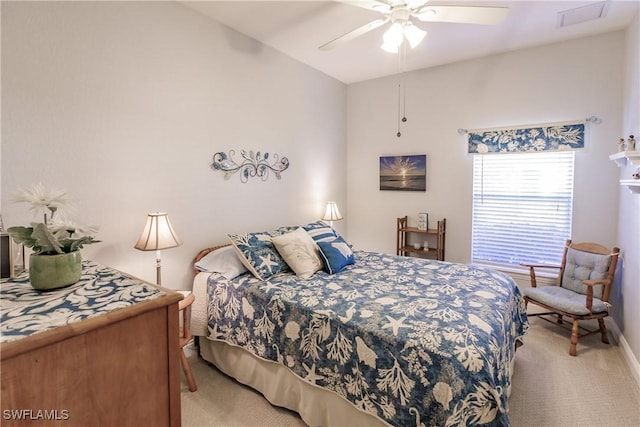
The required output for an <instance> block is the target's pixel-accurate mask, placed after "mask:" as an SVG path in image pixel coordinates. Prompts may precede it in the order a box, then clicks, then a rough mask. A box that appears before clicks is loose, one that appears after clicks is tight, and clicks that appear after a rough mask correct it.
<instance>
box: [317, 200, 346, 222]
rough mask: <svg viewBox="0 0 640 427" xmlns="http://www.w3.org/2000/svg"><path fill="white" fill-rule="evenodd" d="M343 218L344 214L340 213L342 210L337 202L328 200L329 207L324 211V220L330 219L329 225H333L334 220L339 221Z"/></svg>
mask: <svg viewBox="0 0 640 427" xmlns="http://www.w3.org/2000/svg"><path fill="white" fill-rule="evenodd" d="M341 219H342V215H340V211H339V210H338V205H337V204H336V202H327V208H326V209H325V211H324V215H323V216H322V220H323V221H329V225H331V227H333V221H338V220H341Z"/></svg>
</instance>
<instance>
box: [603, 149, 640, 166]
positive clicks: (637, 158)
mask: <svg viewBox="0 0 640 427" xmlns="http://www.w3.org/2000/svg"><path fill="white" fill-rule="evenodd" d="M609 159H610V160H613V161H615V162H616V164H617V165H618V167H623V166H626V165H627V162H629V163H631V164H632V165H640V150H635V151H620V152H619V153H615V154H612V155H610V156H609Z"/></svg>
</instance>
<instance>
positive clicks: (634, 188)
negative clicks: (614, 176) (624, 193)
mask: <svg viewBox="0 0 640 427" xmlns="http://www.w3.org/2000/svg"><path fill="white" fill-rule="evenodd" d="M620 185H626V186H627V187H628V188H629V191H631V192H632V193H640V179H621V180H620Z"/></svg>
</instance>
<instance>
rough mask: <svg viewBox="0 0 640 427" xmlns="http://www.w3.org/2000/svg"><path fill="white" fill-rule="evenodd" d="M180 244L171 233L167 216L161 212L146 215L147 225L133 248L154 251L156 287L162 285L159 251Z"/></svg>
mask: <svg viewBox="0 0 640 427" xmlns="http://www.w3.org/2000/svg"><path fill="white" fill-rule="evenodd" d="M181 244H182V240H180V238H179V237H178V235H177V234H176V232H175V231H173V227H172V226H171V221H169V215H168V214H166V213H161V212H152V213H150V214H148V216H147V223H146V224H145V225H144V230H143V231H142V234H141V235H140V238H139V239H138V243H136V245H135V248H136V249H139V250H141V251H156V283H157V284H158V285H161V284H162V278H161V271H160V270H161V266H160V251H161V250H162V249H169V248H175V247H176V246H180V245H181Z"/></svg>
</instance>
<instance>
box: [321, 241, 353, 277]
mask: <svg viewBox="0 0 640 427" xmlns="http://www.w3.org/2000/svg"><path fill="white" fill-rule="evenodd" d="M318 247H319V248H320V257H321V258H322V262H323V263H324V268H325V271H326V272H327V273H329V274H336V273H338V272H340V271H342V270H343V269H344V268H345V267H346V266H347V265H349V264H354V263H355V262H356V258H355V256H354V255H353V251H352V250H351V247H350V246H349V244H348V243H347V242H346V241H345V240H344V239H343V238H342V237H336V238H335V239H333V240H332V241H330V242H318Z"/></svg>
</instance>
